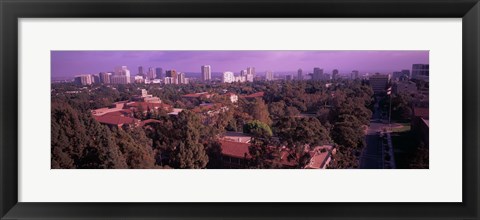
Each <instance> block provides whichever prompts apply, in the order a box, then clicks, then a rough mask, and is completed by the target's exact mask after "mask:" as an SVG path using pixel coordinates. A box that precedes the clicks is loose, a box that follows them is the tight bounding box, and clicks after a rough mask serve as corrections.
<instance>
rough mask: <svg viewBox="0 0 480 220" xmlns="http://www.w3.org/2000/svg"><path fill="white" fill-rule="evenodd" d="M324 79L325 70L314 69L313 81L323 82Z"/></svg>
mask: <svg viewBox="0 0 480 220" xmlns="http://www.w3.org/2000/svg"><path fill="white" fill-rule="evenodd" d="M322 78H323V69H320V68H318V67H315V68H313V75H312V79H313V80H322Z"/></svg>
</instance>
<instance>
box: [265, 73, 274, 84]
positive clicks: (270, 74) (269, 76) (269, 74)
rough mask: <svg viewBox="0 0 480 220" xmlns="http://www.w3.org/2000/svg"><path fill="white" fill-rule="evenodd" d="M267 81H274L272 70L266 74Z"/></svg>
mask: <svg viewBox="0 0 480 220" xmlns="http://www.w3.org/2000/svg"><path fill="white" fill-rule="evenodd" d="M265 80H267V81H272V80H273V72H272V71H271V70H268V71H267V72H266V73H265Z"/></svg>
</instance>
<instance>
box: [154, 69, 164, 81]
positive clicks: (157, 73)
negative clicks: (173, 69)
mask: <svg viewBox="0 0 480 220" xmlns="http://www.w3.org/2000/svg"><path fill="white" fill-rule="evenodd" d="M155 78H156V79H161V78H163V69H162V68H161V67H158V68H155Z"/></svg>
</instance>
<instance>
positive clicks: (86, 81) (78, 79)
mask: <svg viewBox="0 0 480 220" xmlns="http://www.w3.org/2000/svg"><path fill="white" fill-rule="evenodd" d="M75 83H77V84H78V85H82V86H86V85H91V84H92V83H93V81H92V75H90V74H84V75H78V76H75Z"/></svg>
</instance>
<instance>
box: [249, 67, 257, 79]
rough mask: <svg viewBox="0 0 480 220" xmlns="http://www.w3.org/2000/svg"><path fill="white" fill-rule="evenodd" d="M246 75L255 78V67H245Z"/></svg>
mask: <svg viewBox="0 0 480 220" xmlns="http://www.w3.org/2000/svg"><path fill="white" fill-rule="evenodd" d="M247 74H252V75H253V77H255V67H247Z"/></svg>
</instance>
